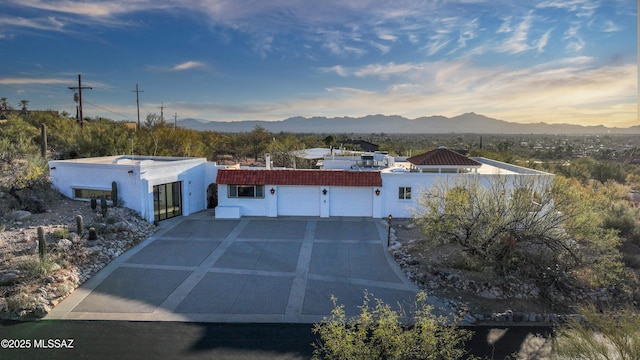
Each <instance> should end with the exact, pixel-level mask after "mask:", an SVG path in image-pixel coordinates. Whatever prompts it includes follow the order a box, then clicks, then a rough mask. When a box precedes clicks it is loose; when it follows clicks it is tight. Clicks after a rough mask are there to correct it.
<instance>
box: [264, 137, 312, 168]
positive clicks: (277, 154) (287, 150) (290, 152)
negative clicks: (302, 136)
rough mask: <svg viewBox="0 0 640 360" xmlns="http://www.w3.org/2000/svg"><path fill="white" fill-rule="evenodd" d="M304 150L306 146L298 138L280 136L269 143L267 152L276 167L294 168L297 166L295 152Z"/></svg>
mask: <svg viewBox="0 0 640 360" xmlns="http://www.w3.org/2000/svg"><path fill="white" fill-rule="evenodd" d="M302 149H304V144H302V143H301V142H300V140H298V138H297V137H295V136H294V135H292V134H280V135H278V136H277V137H276V138H275V140H274V141H272V142H270V143H269V145H268V146H267V149H266V151H267V152H269V154H271V161H273V165H274V166H283V167H294V165H296V160H295V158H296V156H295V154H294V151H295V150H302ZM296 167H297V165H296Z"/></svg>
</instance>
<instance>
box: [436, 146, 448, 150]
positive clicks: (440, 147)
mask: <svg viewBox="0 0 640 360" xmlns="http://www.w3.org/2000/svg"><path fill="white" fill-rule="evenodd" d="M438 149H442V150H447V147H446V146H438Z"/></svg>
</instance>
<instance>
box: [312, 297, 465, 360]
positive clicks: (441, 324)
mask: <svg viewBox="0 0 640 360" xmlns="http://www.w3.org/2000/svg"><path fill="white" fill-rule="evenodd" d="M426 300H427V296H426V294H425V293H424V292H421V293H419V294H418V295H417V296H416V309H415V311H414V312H413V314H412V316H411V317H410V318H408V319H406V320H407V321H404V322H403V321H402V319H403V318H404V314H403V313H401V312H399V311H396V310H393V309H392V308H391V307H390V306H389V305H388V304H385V303H383V302H382V300H380V299H376V298H373V304H372V296H371V295H370V294H369V293H368V292H365V294H364V301H363V304H362V306H360V314H359V315H358V316H357V317H354V318H350V319H347V317H346V314H345V311H344V305H338V300H337V299H336V298H335V297H333V296H332V297H331V301H332V302H333V306H334V308H333V310H332V311H331V316H329V317H325V318H324V319H323V320H322V322H321V323H318V324H314V326H313V332H314V334H317V335H318V336H319V340H318V341H317V343H314V344H313V347H314V351H313V358H314V359H349V360H357V359H363V360H364V359H366V360H370V359H403V360H404V359H459V358H462V357H463V356H465V354H466V350H465V349H464V348H463V346H464V343H465V341H467V340H469V339H470V337H471V335H472V333H471V332H470V331H468V330H463V329H460V328H458V327H457V326H456V325H455V323H456V322H457V321H458V320H459V319H454V320H453V322H452V321H451V319H446V318H444V317H438V316H435V315H433V313H432V312H433V306H431V305H429V304H427V302H426Z"/></svg>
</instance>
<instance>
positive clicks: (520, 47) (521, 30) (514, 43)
mask: <svg viewBox="0 0 640 360" xmlns="http://www.w3.org/2000/svg"><path fill="white" fill-rule="evenodd" d="M532 21H533V15H532V14H531V13H530V14H528V15H527V16H525V18H524V19H523V20H522V21H521V22H520V24H518V26H517V27H516V28H515V29H513V30H511V29H510V28H505V29H503V30H499V32H504V33H508V34H511V36H510V37H509V38H507V39H506V40H505V41H504V43H503V44H502V45H500V46H499V47H498V49H497V50H498V51H499V52H506V53H510V54H518V53H521V52H524V51H527V50H529V49H531V46H530V45H529V44H527V38H528V36H529V30H530V29H531V23H532ZM509 30H511V31H509Z"/></svg>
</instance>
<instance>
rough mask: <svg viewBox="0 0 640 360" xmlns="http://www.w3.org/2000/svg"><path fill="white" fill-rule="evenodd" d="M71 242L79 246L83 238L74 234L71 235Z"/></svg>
mask: <svg viewBox="0 0 640 360" xmlns="http://www.w3.org/2000/svg"><path fill="white" fill-rule="evenodd" d="M69 240H71V242H72V243H74V244H77V243H79V242H80V240H81V238H80V235H78V234H76V233H74V232H72V233H69Z"/></svg>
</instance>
